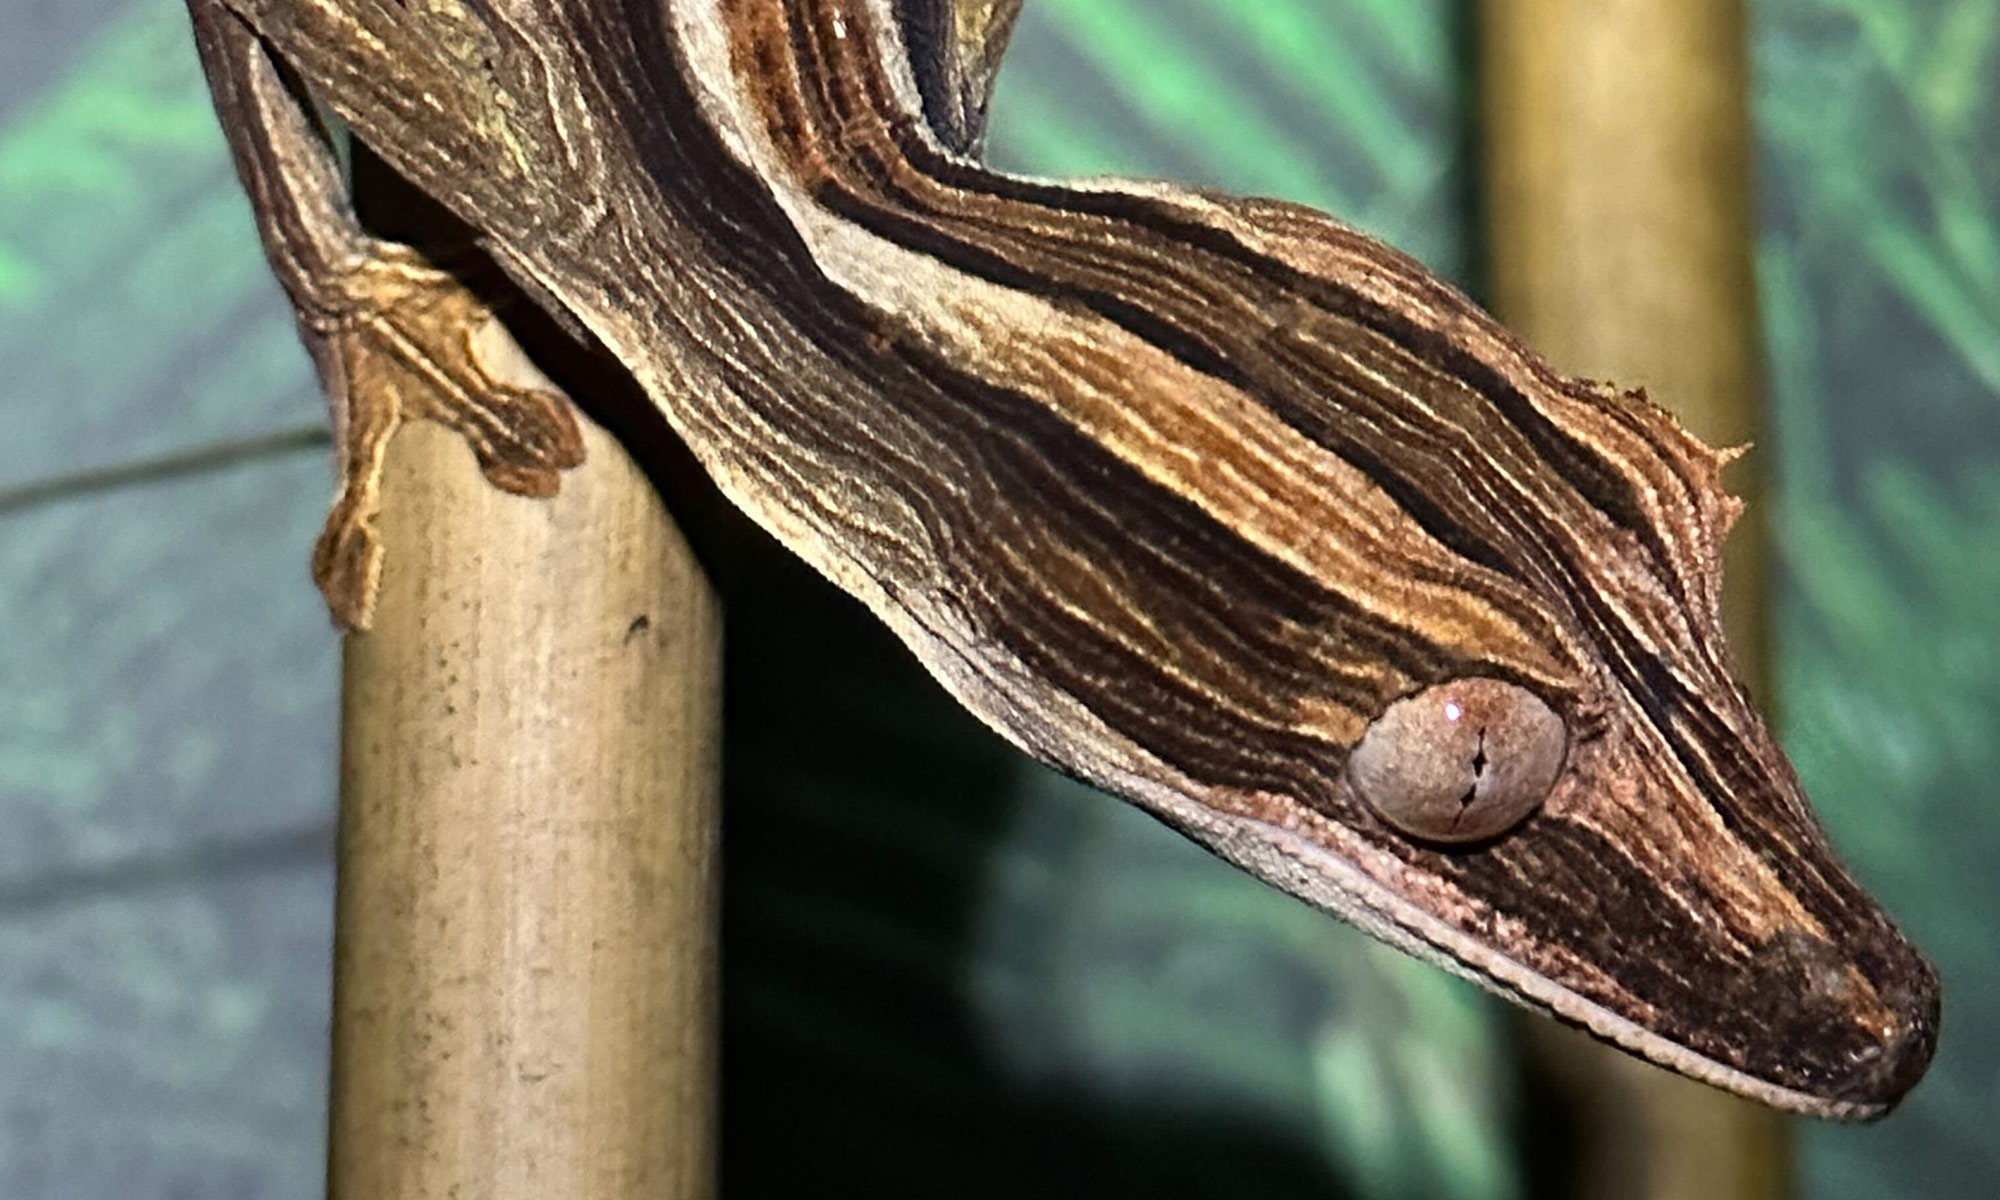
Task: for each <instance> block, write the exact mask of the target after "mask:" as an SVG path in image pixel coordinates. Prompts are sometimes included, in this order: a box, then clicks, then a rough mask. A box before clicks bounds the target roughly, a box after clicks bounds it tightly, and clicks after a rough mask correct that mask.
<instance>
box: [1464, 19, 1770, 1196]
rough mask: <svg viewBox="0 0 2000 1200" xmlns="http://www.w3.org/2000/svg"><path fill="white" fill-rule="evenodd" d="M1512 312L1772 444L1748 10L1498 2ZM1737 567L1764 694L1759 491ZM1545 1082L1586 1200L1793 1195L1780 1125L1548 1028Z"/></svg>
mask: <svg viewBox="0 0 2000 1200" xmlns="http://www.w3.org/2000/svg"><path fill="white" fill-rule="evenodd" d="M1480 14H1481V21H1482V23H1483V30H1482V39H1481V68H1482V76H1483V85H1484V93H1485V94H1484V105H1485V112H1486V163H1485V166H1486V183H1487V194H1486V199H1487V217H1488V244H1489V245H1490V247H1491V263H1490V266H1491V283H1492V294H1493V300H1494V302H1495V307H1496V309H1497V310H1498V312H1499V313H1500V315H1501V316H1502V317H1503V319H1505V320H1507V321H1508V322H1509V323H1510V324H1511V325H1513V326H1514V327H1515V328H1517V329H1519V330H1520V331H1521V332H1522V334H1524V335H1525V336H1526V337H1527V339H1528V340H1529V341H1530V342H1531V343H1533V344H1534V345H1536V346H1537V347H1538V348H1540V349H1541V350H1542V351H1543V352H1545V353H1546V354H1548V356H1549V357H1550V359H1551V360H1552V361H1553V362H1554V363H1555V364H1556V365H1557V366H1559V367H1561V368H1563V369H1565V370H1568V371H1571V372H1573V373H1577V374H1581V375H1586V376H1592V377H1597V378H1606V379H1616V380H1618V381H1620V382H1622V383H1629V384H1638V385H1642V386H1644V387H1646V388H1647V389H1648V391H1649V392H1650V393H1651V394H1652V396H1653V397H1654V398H1655V399H1656V400H1658V401H1660V402H1662V403H1664V404H1665V405H1667V407H1669V408H1671V409H1673V410H1674V411H1675V412H1676V413H1678V414H1679V415H1680V416H1681V418H1682V420H1683V421H1685V422H1686V423H1687V424H1688V425H1689V427H1690V428H1692V429H1693V430H1694V431H1695V432H1696V433H1698V434H1700V435H1701V436H1702V437H1704V438H1705V439H1707V440H1708V441H1710V442H1711V443H1713V444H1720V445H1735V444H1740V443H1743V442H1746V441H1751V440H1752V439H1753V438H1754V437H1755V436H1756V434H1757V432H1758V422H1759V418H1758V402H1759V384H1758V352H1757V321H1756V309H1755V303H1756V296H1755V286H1754V279H1753V257H1752V256H1753V237H1754V207H1753V201H1752V182H1751V179H1752V176H1751V142H1750V133H1749V118H1748V101H1747V91H1748V88H1747V77H1748V65H1747V57H1748V56H1747V52H1746V27H1745V18H1744V9H1743V4H1742V0H1673V2H1672V3H1655V2H1652V0H1643V2H1642V0H1482V3H1481V6H1480ZM1766 459H1767V456H1762V455H1752V456H1750V457H1749V458H1748V459H1746V460H1744V461H1741V462H1739V463H1738V464H1737V465H1736V466H1735V467H1734V468H1732V471H1731V477H1730V481H1729V482H1730V484H1731V486H1732V487H1733V489H1734V490H1736V491H1737V492H1738V493H1739V494H1742V495H1744V496H1745V497H1746V498H1747V499H1748V500H1749V501H1750V509H1749V514H1748V515H1747V516H1746V517H1745V518H1744V520H1743V521H1742V522H1741V523H1740V524H1739V525H1738V527H1737V529H1736V531H1735V533H1734V534H1733V535H1732V537H1731V539H1730V543H1729V546H1728V550H1727V560H1728V565H1727V569H1728V579H1727V587H1728V595H1727V598H1726V607H1727V611H1726V619H1727V624H1728V626H1729V635H1730V641H1731V646H1732V649H1733V651H1734V653H1735V655H1736V660H1737V664H1738V669H1739V672H1740V673H1741V674H1742V676H1743V677H1744V679H1745V680H1746V681H1747V682H1748V683H1749V684H1750V686H1751V688H1752V690H1753V691H1756V692H1759V693H1766V692H1768V690H1769V688H1768V669H1769V668H1768V637H1767V633H1766V629H1767V620H1768V615H1767V614H1768V605H1767V596H1766V586H1765V567H1764V523H1763V514H1764V512H1765V506H1764V504H1763V503H1762V500H1763V494H1762V493H1763V478H1762V472H1761V470H1760V462H1761V461H1765V460H1766ZM1527 1040H1528V1044H1529V1054H1530V1058H1531V1063H1534V1064H1538V1067H1537V1068H1536V1069H1539V1070H1540V1071H1542V1072H1545V1073H1546V1079H1547V1082H1549V1083H1550V1084H1551V1085H1552V1086H1553V1087H1554V1088H1555V1089H1556V1090H1557V1091H1558V1092H1559V1093H1561V1094H1562V1095H1563V1103H1564V1106H1565V1107H1566V1108H1567V1109H1568V1110H1569V1114H1570V1117H1571V1119H1572V1120H1574V1121H1575V1123H1576V1125H1575V1128H1576V1131H1577V1132H1578V1134H1579V1135H1580V1137H1581V1142H1582V1145H1581V1151H1582V1158H1581V1161H1579V1162H1578V1163H1577V1164H1575V1168H1574V1177H1573V1179H1572V1181H1571V1182H1572V1184H1573V1185H1574V1192H1573V1194H1575V1195H1578V1196H1587V1197H1606V1198H1611V1197H1615V1198H1617V1200H1681V1198H1686V1200H1752V1198H1756V1200H1765V1198H1770V1197H1779V1196H1784V1195H1787V1194H1789V1192H1790V1169H1789V1155H1788V1149H1787V1128H1786V1125H1785V1124H1784V1121H1783V1118H1781V1117H1779V1116H1777V1115H1776V1114H1773V1113H1770V1112H1767V1111H1764V1110H1761V1109H1758V1108H1756V1107H1754V1106H1752V1105H1750V1104H1748V1103H1746V1102H1744V1101H1739V1100H1735V1099H1731V1098H1729V1097H1727V1096H1725V1095H1723V1094H1722V1093H1720V1092H1715V1091H1711V1090H1709V1089H1707V1088H1704V1087H1702V1086H1700V1085H1698V1084H1693V1083H1689V1082H1686V1081H1684V1080H1681V1079H1678V1078H1676V1077H1673V1076H1670V1075H1668V1074H1666V1073H1665V1072H1662V1071H1657V1070H1654V1069H1652V1068H1650V1067H1647V1066H1645V1065H1644V1064H1641V1063H1638V1062H1635V1061H1633V1060H1631V1059H1628V1058H1626V1057H1625V1056H1623V1055H1620V1054H1617V1053H1614V1052H1611V1051H1608V1050H1604V1049H1602V1048H1600V1047H1597V1046H1595V1045H1593V1044H1590V1043H1588V1042H1586V1041H1585V1040H1584V1039H1582V1038H1581V1037H1580V1035H1575V1034H1571V1033H1568V1032H1567V1031H1564V1030H1561V1029H1558V1028H1556V1027H1554V1026H1552V1025H1549V1024H1548V1023H1546V1022H1535V1023H1534V1025H1533V1028H1532V1030H1531V1031H1530V1033H1529V1035H1528V1039H1527Z"/></svg>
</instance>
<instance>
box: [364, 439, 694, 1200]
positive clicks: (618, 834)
mask: <svg viewBox="0 0 2000 1200" xmlns="http://www.w3.org/2000/svg"><path fill="white" fill-rule="evenodd" d="M585 432H586V445H587V447H588V454H589V460H588V462H587V463H586V464H585V465H584V466H583V467H581V468H579V469H577V470H575V471H572V472H570V473H568V474H567V475H565V477H564V480H563V485H562V492H561V494H560V495H559V496H557V497H556V498H555V499H553V500H550V501H538V500H527V499H522V498H519V497H515V496H510V495H507V494H504V493H502V492H500V491H498V490H497V489H495V488H494V487H492V486H491V485H490V484H488V483H487V482H486V481H485V480H484V479H482V478H481V477H480V475H479V472H478V471H477V469H476V468H475V466H474V463H473V459H472V455H471V453H470V452H469V451H468V449H467V448H466V445H465V444H464V442H463V441H462V440H460V439H459V438H458V437H456V436H455V435H452V434H449V433H447V432H445V431H444V430H443V429H441V428H439V427H438V426H435V425H431V424H429V423H425V422H419V423H417V424H413V425H410V426H406V427H405V428H404V429H403V430H401V431H400V432H399V433H398V434H397V435H396V438H395V441H394V442H393V443H392V445H391V448H390V453H389V460H388V465H387V472H386V475H385V478H384V481H383V489H382V490H383V500H384V509H383V515H382V518H381V533H382V537H383V540H384V543H385V546H386V559H385V565H384V575H383V582H382V591H381V596H380V601H379V605H378V608H377V610H376V615H375V624H374V628H373V630H372V631H371V632H369V633H366V634H357V635H354V636H352V637H350V638H349V640H348V643H347V648H346V685H347V691H346V701H345V712H344V716H345V731H344V739H343V741H344V745H343V761H342V790H343V801H342V812H341V833H340V863H339V870H340V881H339V897H338V933H337V936H336V967H335V1006H334V1063H333V1080H334V1084H333V1101H332V1113H331V1130H330V1147H329V1149H330V1154H329V1191H330V1194H331V1195H332V1196H333V1197H335V1200H390V1198H394V1200H445V1198H446V1197H479V1198H481V1200H546V1198H548V1197H556V1196H576V1197H589V1198H590V1200H638V1198H639V1197H642V1196H643V1197H647V1198H648V1200H653V1198H671V1200H695V1198H700V1197H707V1196H710V1195H712V1194H713V1187H714V1181H713V1179H712V1176H713V1173H714V1151H713V1144H714V1121H715V1118H714V1110H713V1104H714V1090H715V1089H714V1076H715V1069H716V1053H715V1044H716V1004H715V997H716V957H715V956H716V903H717V889H716V884H717V858H716V852H717V848H718V847H717V829H718V820H717V809H716V803H717V782H718V753H717V742H718V734H719V729H718V716H717V713H718V705H719V636H718V608H717V605H716V602H715V600H714V598H713V596H712V595H711V593H710V591H709V588H708V584H707V582H706V580H705V578H704V577H703V575H702V573H701V571H700V569H699V567H698V566H697V565H696V564H695V562H694V560H693V558H692V556H691V555H690V553H689V551H688V548H687V546H686V544H685V543H684V542H683V541H682V540H681V537H680V535H679V533H678V532H677V531H676V529H675V528H674V526H673V525H672V523H671V522H670V520H669V518H668V517H667V515H666V513H665V511H664V509H663V508H662V506H661V504H660V502H659V500H658V498H657V497H656V496H655V494H654V492H653V490H652V488H651V487H650V486H649V485H648V484H647V481H646V479H645V478H644V477H643V476H642V475H641V474H640V472H639V471H638V470H637V468H636V467H635V466H634V465H633V463H632V462H631V460H630V459H629V458H628V457H627V456H626V455H625V454H624V452H623V451H622V450H621V449H620V448H619V446H618V444H617V443H616V442H615V441H613V440H612V439H611V438H610V437H609V436H607V435H606V434H604V433H603V432H602V431H601V430H599V429H597V428H595V427H594V426H591V427H587V428H586V431H585Z"/></svg>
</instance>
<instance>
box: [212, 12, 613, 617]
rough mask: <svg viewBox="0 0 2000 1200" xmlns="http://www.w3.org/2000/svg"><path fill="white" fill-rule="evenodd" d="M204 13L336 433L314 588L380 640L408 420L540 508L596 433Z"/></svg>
mask: <svg viewBox="0 0 2000 1200" xmlns="http://www.w3.org/2000/svg"><path fill="white" fill-rule="evenodd" d="M188 8H189V12H190V15H191V16H192V17H193V19H194V31H195V44H196V46H197V47H198V48H199V50H200V53H201V61H202V67H203V70H204V71H206V73H207V75H208V81H209V87H210V89H211V90H212V91H213V93H214V96H215V105H216V111H217V113H218V115H219V116H220V117H221V120H222V128H223V132H224V133H225V134H226V135H227V137H228V139H229V147H230V152H231V154H232V155H233V157H234V158H235V161H236V170H237V173H238V175H239V176H241V178H242V180H243V184H244V187H245V189H246V190H247V191H248V192H249V193H250V197H251V202H252V208H253V210H254V211H255V213H256V217H257V231H258V234H259V236H260V237H261V238H262V240H263V243H264V252H265V255H266V257H267V258H269V260H270V263H271V267H272V270H273V272H274V273H275V274H276V275H277V277H278V281H279V282H280V283H281V284H282V285H283V286H284V289H285V291H286V293H287V294H288V295H289V296H290V297H291V301H292V306H293V310H294V313H295V315H296V317H297V320H298V328H299V336H300V338H301V339H302V340H303V341H304V342H305V345H306V349H307V351H308V352H309V353H310V354H311V355H312V358H313V362H314V364H315V365H316V366H317V367H318V370H319V375H320V382H321V384H322V385H323V386H324V388H325V390H326V395H327V402H328V406H329V408H330V410H331V415H332V419H333V437H334V454H335V463H336V469H337V474H338V477H339V484H338V492H337V494H336V497H335V499H334V502H333V506H332V509H331V511H330V512H329V513H328V514H327V520H326V525H325V528H324V529H323V530H322V531H321V533H320V536H319V540H318V542H317V544H316V545H315V546H314V548H313V556H312V574H313V580H314V582H315V583H317V584H318V585H319V589H320V592H321V594H322V595H323V596H324V597H325V598H326V604H327V609H328V612H329V613H330V614H331V615H332V618H333V622H334V624H335V625H336V626H338V627H339V628H341V629H344V630H364V629H366V628H368V625H369V621H370V618H371V616H372V613H373V610H374V604H375V595H376V591H377V587H378V584H379V581H380V578H381V560H382V547H381V542H380V539H379V538H378V537H377V536H376V533H375V528H374V519H375V515H376V512H377V511H378V509H379V507H380V480H381V473H382V459H383V454H384V453H385V451H386V450H387V447H388V443H389V439H390V437H391V436H393V435H394V433H395V431H396V429H397V428H398V427H399V426H400V425H401V424H402V423H403V422H404V421H407V420H412V419H428V420H432V421H437V422H439V423H440V424H443V425H445V426H446V427H448V428H450V429H452V430H454V431H456V432H457V433H459V434H460V435H461V436H463V437H464V438H465V440H466V441H467V443H468V444H469V445H470V446H471V447H472V451H473V453H474V455H475V456H476V457H477V458H478V461H479V466H480V470H481V471H482V472H483V473H484V474H485V476H486V478H487V480H488V481H489V482H491V483H492V484H493V485H494V486H496V487H499V488H501V489H503V490H505V491H509V492H513V493H516V494H518V495H524V496H534V497H548V496H552V495H554V494H555V493H556V491H557V489H558V488H559V487H560V486H561V473H562V472H563V471H564V470H566V469H568V468H571V467H575V466H577V465H579V464H580V463H582V462H583V437H582V433H581V430H580V429H579V428H578V426H577V421H576V417H575V414H574V413H573V411H572V410H571V407H570V403H569V401H568V400H567V399H566V398H565V397H564V396H563V394H562V393H561V392H560V391H558V390H556V389H555V388H554V387H553V385H550V384H548V382H547V381H546V380H543V379H539V378H536V379H525V380H524V379H520V378H519V372H518V370H517V369H510V367H509V366H508V365H506V364H508V363H509V361H510V360H512V361H518V360H519V356H518V355H514V354H510V353H509V350H510V347H509V346H508V344H507V343H508V342H509V341H510V340H511V335H509V334H508V333H507V332H506V328H505V326H504V325H502V324H501V323H500V322H499V319H498V317H497V316H496V314H495V312H494V310H493V307H492V305H491V304H490V303H489V302H488V301H487V300H486V299H484V298H482V297H481V296H480V295H479V294H477V293H476V292H475V291H474V290H473V289H472V288H471V287H469V286H468V285H467V283H466V282H465V281H463V280H462V279H460V278H459V277H458V276H456V275H454V274H452V273H450V272H449V271H446V270H443V269H440V267H439V266H438V265H437V264H436V263H434V262H433V261H432V260H431V259H430V258H428V257H427V256H426V255H425V254H424V253H423V252H422V251H420V250H418V249H416V248H414V247H411V246H407V245H402V244H400V243H396V242H390V241H385V240H382V239H380V238H377V237H374V236H371V235H370V234H369V233H368V232H367V231H366V230H365V229H364V228H363V227H362V225H361V222H360V220H359V219H358V218H357V216H356V214H355V211H354V207H353V204H352V202H351V201H350V199H349V197H348V192H347V188H346V185H345V182H344V181H343V179H342V176H341V171H340V168H339V164H338V162H337V161H336V160H335V157H334V154H333V152H332V149H331V148H330V146H329V145H328V144H327V142H326V140H325V139H324V138H323V137H322V136H321V135H320V134H319V132H318V131H317V130H316V129H315V127H314V123H313V120H312V118H311V117H310V116H309V114H308V113H307V111H306V109H305V107H304V105H303V104H302V103H301V101H300V99H299V97H298V96H297V95H295V94H294V93H293V91H292V90H291V89H290V88H289V87H288V86H287V85H286V82H285V80H284V78H283V77H282V76H281V75H280V74H279V71H278V68H277V65H276V64H275V63H274V62H273V61H272V60H271V57H270V55H269V54H267V53H266V52H265V49H264V46H263V43H262V42H261V41H260V40H259V39H258V37H257V35H256V34H255V33H254V32H253V31H252V30H251V29H250V28H249V27H248V26H247V25H245V24H244V23H243V22H242V21H241V20H240V19H239V18H237V17H236V16H235V15H234V14H232V13H231V12H230V11H229V10H228V9H227V8H226V7H225V6H224V5H223V4H222V3H220V0H189V2H188ZM495 351H497V353H495ZM507 376H512V377H511V378H510V377H507Z"/></svg>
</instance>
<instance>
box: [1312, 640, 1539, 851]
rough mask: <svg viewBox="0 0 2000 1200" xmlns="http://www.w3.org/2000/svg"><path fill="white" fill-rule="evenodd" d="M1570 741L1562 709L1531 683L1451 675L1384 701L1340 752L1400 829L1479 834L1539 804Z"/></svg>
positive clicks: (1464, 836) (1492, 832)
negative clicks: (1357, 740)
mask: <svg viewBox="0 0 2000 1200" xmlns="http://www.w3.org/2000/svg"><path fill="white" fill-rule="evenodd" d="M1568 750H1569V731H1568V730H1567V729H1566V728H1565V727H1564V725H1563V721H1562V718H1561V717H1558V716H1557V715H1556V714H1555V711H1554V710H1553V709H1551V708H1550V707H1549V706H1548V705H1547V704H1544V703H1543V702H1542V700H1541V698H1540V697H1538V696H1536V695H1535V694H1534V693H1533V692H1530V691H1528V690H1527V689H1525V688H1519V687H1515V686H1514V685H1513V684H1511V683H1502V682H1500V681H1499V680H1497V679H1480V678H1471V679H1455V680H1452V681H1451V682H1449V683H1441V684H1438V685H1437V686H1435V687H1430V688H1426V689H1425V690H1423V691H1421V692H1418V693H1417V694H1416V695H1414V696H1406V697H1404V698H1403V699H1401V700H1398V701H1396V702H1395V703H1394V704H1392V705H1390V706H1389V707H1388V709H1387V710H1386V711H1384V712H1383V714H1382V715H1381V716H1380V717H1378V718H1376V720H1375V723H1374V724H1373V725H1370V726H1369V727H1368V732H1367V733H1366V734H1365V735H1363V737H1362V739H1361V744H1360V745H1358V746H1356V747H1355V748H1354V752H1353V753H1352V754H1350V755H1349V756H1348V759H1347V775H1348V778H1349V779H1350V780H1351V781H1352V782H1353V784H1354V789H1355V790H1356V791H1358V792H1360V793H1361V798H1362V799H1363V800H1365V801H1366V802H1367V803H1368V806H1369V807H1370V808H1372V809H1374V810H1375V812H1376V814H1377V815H1379V816H1380V817H1381V818H1382V819H1383V820H1384V821H1386V822H1388V823H1389V824H1390V825H1392V826H1394V827H1395V828H1396V829H1397V830H1399V831H1400V832H1402V833H1405V834H1408V835H1409V836H1411V837H1413V838H1418V839H1420V840H1422V841H1427V842H1451V843H1457V842H1477V841H1484V840H1485V839H1487V838H1491V837H1497V836H1498V835H1500V834H1502V833H1505V832H1506V831H1508V830H1509V829H1512V828H1513V827H1514V826H1516V825H1518V824H1520V823H1521V822H1522V821H1523V820H1525V819H1526V818H1527V816H1528V814H1529V813H1532V812H1534V811H1535V809H1537V808H1539V807H1541V804H1542V801H1543V800H1544V799H1546V798H1547V797H1548V794H1549V789H1550V788H1552V787H1554V786H1555V782H1556V776H1558V775H1559V774H1561V773H1562V766H1563V758H1564V756H1565V755H1566V754H1567V753H1568Z"/></svg>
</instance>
